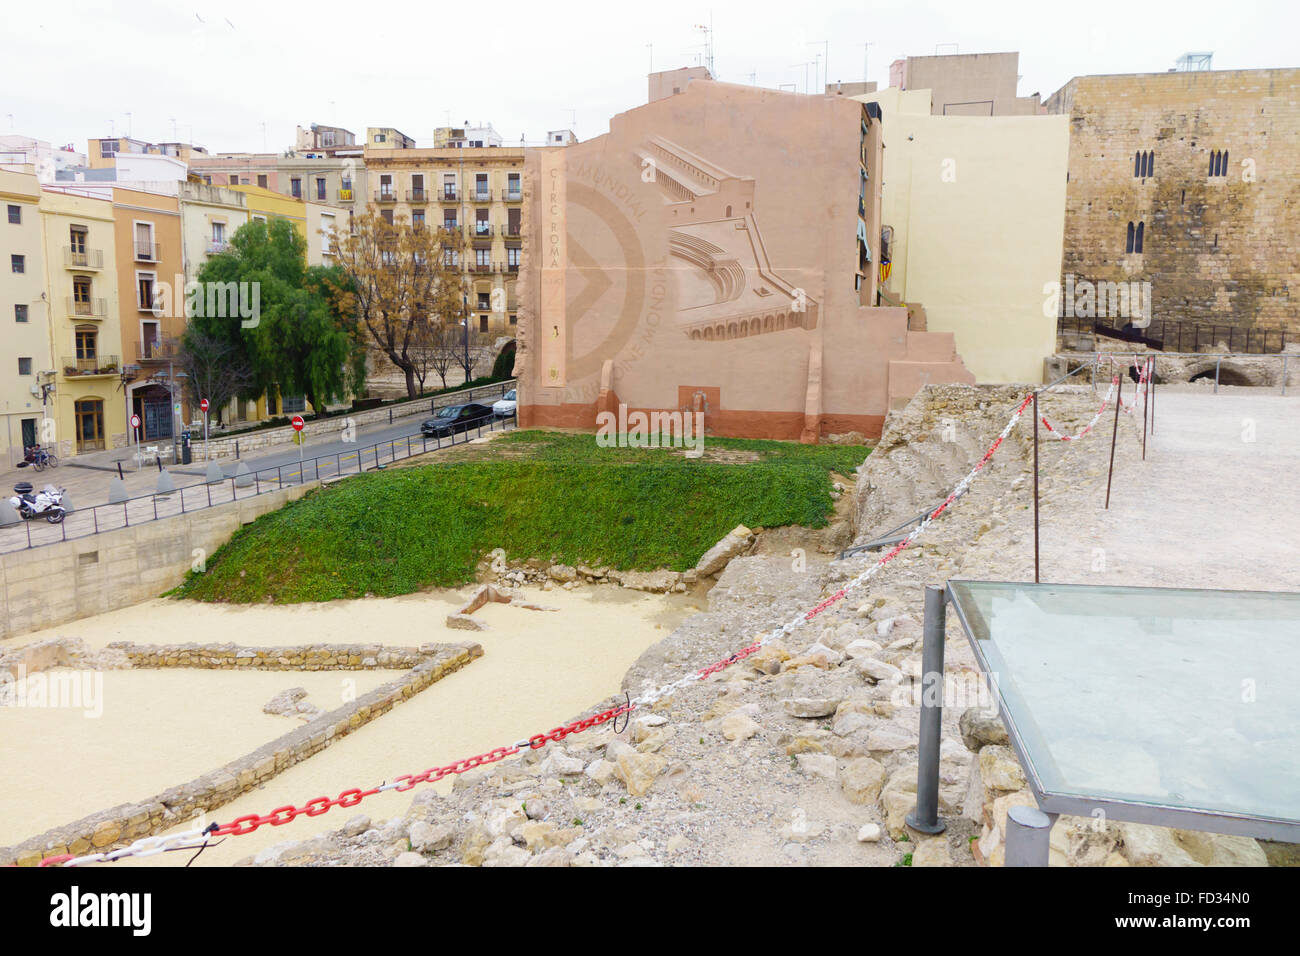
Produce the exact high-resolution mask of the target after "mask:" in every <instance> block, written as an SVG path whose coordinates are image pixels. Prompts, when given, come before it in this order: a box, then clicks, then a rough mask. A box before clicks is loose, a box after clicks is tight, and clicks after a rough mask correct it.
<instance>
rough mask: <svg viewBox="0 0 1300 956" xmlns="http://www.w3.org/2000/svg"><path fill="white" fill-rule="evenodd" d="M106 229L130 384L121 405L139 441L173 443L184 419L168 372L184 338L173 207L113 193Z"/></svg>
mask: <svg viewBox="0 0 1300 956" xmlns="http://www.w3.org/2000/svg"><path fill="white" fill-rule="evenodd" d="M113 226H114V239H115V245H116V249H115V253H116V260H117V290H118V316H119V320H120V323H121V328H122V350H121V351H122V360H123V362H124V369H125V371H126V373H127V374H128V375H130V376H131V380H130V381H129V382H128V383H127V384H126V386H125V391H126V403H127V407H128V408H129V409H130V413H131V414H135V415H139V416H140V432H139V436H138V437H139V440H140V441H141V442H157V441H163V440H167V439H170V438H172V437H173V435H174V434H175V429H176V425H177V423H178V421H179V422H187V421H189V420H190V417H191V410H190V408H189V404H190V403H189V400H188V398H187V396H186V395H185V391H184V389H183V388H182V386H181V382H180V380H179V379H177V378H176V377H175V376H176V371H177V369H176V368H175V365H174V359H175V347H176V343H177V340H178V339H179V338H180V336H181V335H182V334H183V333H184V331H185V264H184V256H183V252H182V242H181V212H180V201H179V200H178V199H177V198H176V197H175V196H168V195H160V194H157V193H151V192H144V191H140V190H134V189H114V190H113ZM177 404H180V405H181V412H180V414H179V416H178V415H177V413H176V411H175V406H176V405H177Z"/></svg>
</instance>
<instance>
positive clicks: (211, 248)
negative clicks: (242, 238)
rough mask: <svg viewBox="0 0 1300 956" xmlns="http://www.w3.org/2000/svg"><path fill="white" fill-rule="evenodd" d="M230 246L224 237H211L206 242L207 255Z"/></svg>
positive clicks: (214, 253) (213, 254)
mask: <svg viewBox="0 0 1300 956" xmlns="http://www.w3.org/2000/svg"><path fill="white" fill-rule="evenodd" d="M229 248H230V243H228V242H227V241H226V240H224V239H213V240H211V241H209V242H208V255H210V256H215V255H216V254H217V253H219V252H225V251H226V250H227V249H229Z"/></svg>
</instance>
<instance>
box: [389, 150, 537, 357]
mask: <svg viewBox="0 0 1300 956" xmlns="http://www.w3.org/2000/svg"><path fill="white" fill-rule="evenodd" d="M523 167H524V150H523V149H522V148H506V147H499V146H479V147H475V146H446V147H443V148H434V149H400V150H395V149H380V150H375V149H367V150H366V169H367V175H368V177H369V182H370V186H371V193H370V195H369V197H368V199H369V201H370V203H371V204H372V206H373V208H375V209H376V210H377V211H378V212H379V214H380V215H381V216H383V217H384V218H386V219H389V220H393V219H395V218H396V217H398V216H405V217H406V219H407V220H408V221H409V222H411V223H413V224H418V225H425V226H428V227H430V228H440V229H447V230H449V231H453V232H459V233H461V234H462V235H463V236H464V238H465V242H466V250H465V253H464V255H463V257H462V258H459V259H458V260H457V261H458V262H459V264H460V266H461V268H462V271H463V272H464V275H465V280H466V294H467V296H468V298H467V303H468V309H469V313H470V316H471V326H472V327H474V328H477V329H478V330H479V331H480V332H494V331H500V332H503V333H504V334H509V335H513V334H514V329H515V326H516V324H517V321H518V319H517V315H518V313H517V308H518V299H517V296H516V294H515V280H516V279H517V277H518V274H519V267H520V264H521V262H522V259H523V199H524V194H523V185H522V183H523Z"/></svg>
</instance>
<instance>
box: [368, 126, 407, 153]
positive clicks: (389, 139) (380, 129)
mask: <svg viewBox="0 0 1300 956" xmlns="http://www.w3.org/2000/svg"><path fill="white" fill-rule="evenodd" d="M414 148H415V137H414V136H407V135H406V134H405V133H403V132H402V131H401V130H400V129H393V127H391V126H371V127H369V128H368V129H367V130H366V149H414Z"/></svg>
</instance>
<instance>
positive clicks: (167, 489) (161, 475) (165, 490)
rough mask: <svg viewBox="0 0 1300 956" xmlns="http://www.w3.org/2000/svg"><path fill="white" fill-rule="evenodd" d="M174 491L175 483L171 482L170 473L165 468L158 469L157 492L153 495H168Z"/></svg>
mask: <svg viewBox="0 0 1300 956" xmlns="http://www.w3.org/2000/svg"><path fill="white" fill-rule="evenodd" d="M175 490H176V482H174V481H172V475H171V472H169V471H168V470H167V469H166V468H163V469H160V470H159V472H158V490H157V491H156V492H155V494H159V495H170V494H171V493H172V492H173V491H175Z"/></svg>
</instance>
